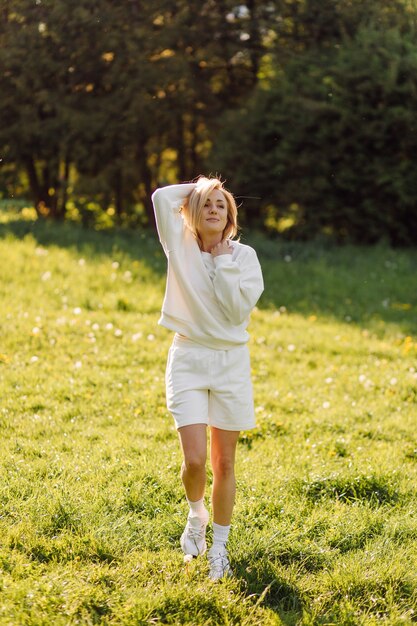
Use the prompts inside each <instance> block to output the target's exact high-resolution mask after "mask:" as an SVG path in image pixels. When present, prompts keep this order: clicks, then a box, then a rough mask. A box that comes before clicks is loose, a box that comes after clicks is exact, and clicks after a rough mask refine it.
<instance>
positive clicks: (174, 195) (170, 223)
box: [152, 183, 195, 252]
mask: <svg viewBox="0 0 417 626" xmlns="http://www.w3.org/2000/svg"><path fill="white" fill-rule="evenodd" d="M194 188H195V183H186V184H183V185H169V186H168V187H160V188H159V189H157V190H156V191H154V193H153V194H152V203H153V208H154V212H155V219H156V226H157V229H158V235H159V240H160V242H161V244H162V247H163V248H164V250H165V252H168V251H169V250H172V249H174V248H175V245H176V244H177V243H178V241H179V238H180V237H181V235H182V230H183V219H182V217H181V215H180V212H179V210H180V207H181V205H182V204H183V202H184V200H185V198H186V197H187V196H188V195H189V194H190V193H191V192H192V190H193V189H194Z"/></svg>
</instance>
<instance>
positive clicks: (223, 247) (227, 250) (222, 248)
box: [211, 239, 233, 256]
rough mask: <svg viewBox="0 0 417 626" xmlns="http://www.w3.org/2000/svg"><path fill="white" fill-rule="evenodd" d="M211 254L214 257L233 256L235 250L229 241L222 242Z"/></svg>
mask: <svg viewBox="0 0 417 626" xmlns="http://www.w3.org/2000/svg"><path fill="white" fill-rule="evenodd" d="M211 254H212V255H213V256H220V255H221V254H233V248H232V246H231V245H230V242H229V240H228V239H226V240H225V241H221V242H220V243H218V244H217V245H216V246H214V248H212V249H211Z"/></svg>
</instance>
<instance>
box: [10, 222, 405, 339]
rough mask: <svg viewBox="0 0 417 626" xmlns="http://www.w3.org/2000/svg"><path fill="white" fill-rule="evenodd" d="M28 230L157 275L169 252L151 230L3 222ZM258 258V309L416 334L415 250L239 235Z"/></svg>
mask: <svg viewBox="0 0 417 626" xmlns="http://www.w3.org/2000/svg"><path fill="white" fill-rule="evenodd" d="M7 235H12V236H13V237H15V238H17V239H23V238H24V237H25V236H27V235H31V236H32V237H33V238H34V240H35V241H36V242H37V243H38V244H39V245H42V246H45V247H47V246H50V245H55V246H59V247H61V248H74V249H76V250H77V251H79V253H80V254H82V255H83V256H86V257H88V256H89V257H94V256H97V255H107V256H111V255H115V254H116V255H120V254H121V255H126V256H127V257H130V258H131V259H132V260H140V261H142V262H144V263H146V265H147V266H148V267H149V268H150V269H151V270H152V271H153V272H155V274H157V275H158V276H162V275H163V274H165V271H166V260H165V256H164V254H163V251H162V249H161V247H160V245H159V242H158V239H157V235H156V233H155V232H154V231H152V230H127V229H119V230H116V229H115V230H111V231H95V230H92V229H87V228H83V227H82V226H81V225H79V224H74V223H69V222H65V223H56V222H52V221H48V220H36V221H31V220H23V219H21V218H19V217H18V216H16V218H15V219H12V220H10V221H8V222H7V223H2V224H0V238H1V237H3V238H4V237H6V236H7ZM242 242H243V243H247V244H249V245H252V246H253V247H254V248H255V249H256V251H257V253H258V256H259V258H260V261H261V265H262V269H263V274H264V279H265V291H264V294H263V295H262V297H261V300H260V302H259V308H261V309H278V310H279V309H280V307H285V310H286V311H288V312H289V313H298V314H300V315H303V316H306V317H309V316H317V317H328V318H331V319H335V320H339V321H342V322H343V323H346V324H351V325H355V324H356V325H359V326H365V327H366V326H368V325H369V324H370V325H373V326H376V327H378V326H379V328H383V326H384V325H385V324H394V325H396V326H397V327H399V328H400V329H401V330H402V331H403V332H404V333H406V334H408V335H413V334H417V315H416V314H415V311H416V307H417V292H416V291H415V283H414V276H415V274H416V272H417V252H416V251H415V250H412V249H401V250H392V249H391V248H389V247H387V246H382V245H381V246H373V247H370V246H369V247H361V246H339V247H338V246H336V245H334V244H330V243H328V242H327V243H321V244H320V243H314V242H312V243H300V242H285V241H281V240H274V241H272V240H270V239H267V238H266V237H265V236H263V235H262V234H257V233H252V234H251V235H250V236H247V237H246V236H244V237H243V238H242Z"/></svg>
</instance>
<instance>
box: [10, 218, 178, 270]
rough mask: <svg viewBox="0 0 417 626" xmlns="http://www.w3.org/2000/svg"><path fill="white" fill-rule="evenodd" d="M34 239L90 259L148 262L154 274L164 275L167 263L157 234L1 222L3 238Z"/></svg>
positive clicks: (40, 222)
mask: <svg viewBox="0 0 417 626" xmlns="http://www.w3.org/2000/svg"><path fill="white" fill-rule="evenodd" d="M7 236H13V237H14V238H16V239H24V238H25V237H27V236H31V237H32V238H33V239H34V241H35V242H36V243H37V244H38V245H40V246H43V247H45V248H46V247H48V246H57V247H59V248H67V249H74V250H76V251H77V252H78V253H79V254H82V255H83V256H84V257H87V258H94V257H97V256H108V257H110V258H111V257H112V256H114V255H117V256H119V255H122V256H127V257H129V258H130V259H132V261H134V260H137V261H142V262H144V263H145V264H146V265H147V266H148V267H149V268H150V269H151V270H152V271H153V272H155V273H156V274H158V275H162V274H164V273H165V271H166V260H165V255H164V253H163V251H162V248H161V246H160V244H159V241H158V238H157V235H156V233H154V232H152V231H146V230H137V231H133V230H124V229H123V230H121V229H120V230H116V229H114V230H102V231H97V230H93V229H87V228H83V227H82V226H81V225H80V224H75V223H70V222H63V223H57V222H52V221H48V220H42V219H40V220H23V219H22V220H19V219H15V220H11V221H9V222H7V223H4V224H1V223H0V238H6V237H7Z"/></svg>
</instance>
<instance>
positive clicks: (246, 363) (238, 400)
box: [165, 335, 256, 430]
mask: <svg viewBox="0 0 417 626" xmlns="http://www.w3.org/2000/svg"><path fill="white" fill-rule="evenodd" d="M165 382H166V397H167V407H168V410H169V411H170V412H171V414H172V416H173V418H174V420H175V426H176V428H177V429H178V428H181V427H182V426H189V425H190V424H207V425H209V426H215V427H216V428H221V429H222V430H247V429H250V428H254V427H255V426H256V424H255V413H254V407H253V393H252V383H251V378H250V358H249V349H248V346H247V345H246V344H242V345H239V346H236V347H235V348H231V349H230V350H215V349H212V348H206V347H205V346H201V345H200V344H197V343H195V342H194V341H191V339H187V338H185V337H182V336H180V335H175V337H174V341H173V343H172V346H171V347H170V349H169V353H168V362H167V368H166V376H165Z"/></svg>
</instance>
